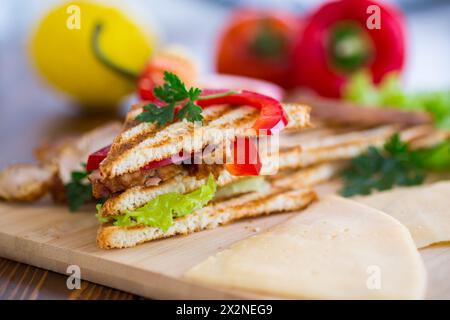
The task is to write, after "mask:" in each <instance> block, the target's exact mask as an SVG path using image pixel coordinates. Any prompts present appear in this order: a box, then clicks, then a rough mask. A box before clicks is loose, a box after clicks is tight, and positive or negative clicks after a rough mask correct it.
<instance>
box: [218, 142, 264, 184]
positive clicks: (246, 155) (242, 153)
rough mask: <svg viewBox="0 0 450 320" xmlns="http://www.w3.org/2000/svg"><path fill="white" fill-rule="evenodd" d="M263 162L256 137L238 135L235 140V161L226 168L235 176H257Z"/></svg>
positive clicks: (226, 165)
mask: <svg viewBox="0 0 450 320" xmlns="http://www.w3.org/2000/svg"><path fill="white" fill-rule="evenodd" d="M261 167H262V163H261V159H260V157H259V153H258V147H257V144H256V141H255V138H250V137H238V138H236V140H234V142H233V163H227V164H225V168H226V169H227V170H228V172H230V173H231V174H232V175H234V176H257V175H259V172H260V171H261Z"/></svg>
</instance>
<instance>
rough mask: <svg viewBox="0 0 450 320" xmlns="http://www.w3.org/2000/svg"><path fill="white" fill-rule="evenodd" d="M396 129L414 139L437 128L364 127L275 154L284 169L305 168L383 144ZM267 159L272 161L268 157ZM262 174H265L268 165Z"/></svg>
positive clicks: (344, 157)
mask: <svg viewBox="0 0 450 320" xmlns="http://www.w3.org/2000/svg"><path fill="white" fill-rule="evenodd" d="M395 132H399V134H400V136H401V139H402V140H403V141H406V142H412V141H414V140H416V139H418V138H422V137H425V136H427V135H429V134H431V133H432V132H433V128H432V127H430V126H428V125H423V126H415V127H411V128H408V129H404V130H401V131H398V130H394V129H393V128H392V127H390V126H388V127H382V128H374V129H368V130H362V131H358V132H353V133H348V134H343V135H342V136H335V137H329V138H327V137H325V138H322V139H319V140H318V141H314V142H313V141H311V142H309V143H308V144H305V145H299V146H296V147H290V148H285V149H282V150H280V152H279V154H278V155H274V157H277V159H278V166H279V169H280V170H287V169H295V168H304V167H308V166H311V165H314V164H318V163H323V162H330V161H337V160H348V159H351V158H353V157H355V156H358V155H359V154H361V153H363V152H365V151H366V150H367V148H368V147H369V146H375V147H381V146H382V145H383V144H384V143H385V142H386V141H388V140H389V138H390V137H391V136H392V134H393V133H395ZM277 159H273V161H277ZM265 161H267V162H270V160H267V159H265ZM262 174H265V171H264V167H263V170H262Z"/></svg>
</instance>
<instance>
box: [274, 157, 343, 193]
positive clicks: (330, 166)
mask: <svg viewBox="0 0 450 320" xmlns="http://www.w3.org/2000/svg"><path fill="white" fill-rule="evenodd" d="M345 165H346V161H333V162H326V163H321V164H318V165H314V166H311V167H307V168H304V169H297V170H288V171H285V172H282V173H281V174H278V175H276V176H273V178H272V177H269V180H272V181H273V182H272V185H273V186H275V187H278V188H282V187H285V186H289V187H290V188H304V187H309V186H314V185H317V184H320V183H323V182H326V181H329V180H331V179H332V178H334V177H335V176H336V175H337V174H338V173H339V172H340V171H341V170H342V169H343V168H344V167H345Z"/></svg>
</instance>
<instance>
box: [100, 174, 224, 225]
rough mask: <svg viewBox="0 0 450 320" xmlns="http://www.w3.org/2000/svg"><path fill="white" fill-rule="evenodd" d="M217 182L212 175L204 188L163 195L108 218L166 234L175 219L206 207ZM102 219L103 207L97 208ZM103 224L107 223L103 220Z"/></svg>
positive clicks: (121, 223)
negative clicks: (154, 228) (152, 228)
mask: <svg viewBox="0 0 450 320" xmlns="http://www.w3.org/2000/svg"><path fill="white" fill-rule="evenodd" d="M216 189H217V185H216V182H215V180H214V177H213V175H212V174H210V175H209V178H208V181H207V183H206V184H205V185H203V186H202V187H200V188H198V189H196V190H194V191H192V192H191V193H188V194H179V193H176V192H171V193H166V194H162V195H160V196H158V197H156V198H155V199H153V200H151V201H150V202H148V203H147V204H146V205H144V206H143V207H140V208H138V209H136V210H133V211H126V212H125V214H124V215H120V216H114V217H111V218H106V219H108V220H109V221H111V220H113V223H114V225H115V226H120V227H128V226H134V225H145V226H149V227H156V228H161V229H162V230H163V231H164V232H166V231H167V230H168V229H169V228H170V227H171V226H172V224H173V218H174V217H182V216H185V215H187V214H189V213H192V212H193V211H195V210H198V209H200V208H202V207H204V206H205V205H206V204H207V203H208V202H209V201H210V200H211V199H212V198H213V197H214V195H215V193H216ZM97 211H99V214H98V215H97V216H98V217H99V218H101V219H105V217H102V216H101V207H97ZM101 222H105V221H104V220H102V221H101Z"/></svg>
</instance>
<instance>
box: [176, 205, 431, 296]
mask: <svg viewBox="0 0 450 320" xmlns="http://www.w3.org/2000/svg"><path fill="white" fill-rule="evenodd" d="M185 276H186V277H187V278H188V279H190V280H192V281H196V282H200V283H203V284H207V285H212V286H223V287H228V288H234V289H241V290H248V291H252V292H256V293H262V294H268V295H271V296H273V295H274V296H279V297H283V298H312V299H419V298H423V297H424V294H425V285H426V272H425V268H424V265H423V262H422V260H421V258H420V255H419V253H418V251H417V249H416V248H415V245H414V242H413V240H412V238H411V235H410V234H409V232H408V230H407V229H406V228H405V227H404V226H403V225H402V224H401V223H399V222H398V221H397V220H395V219H393V218H392V217H390V216H389V215H387V214H384V213H382V212H380V211H378V210H375V209H373V208H370V207H367V206H364V205H361V204H359V203H357V202H355V201H352V200H347V199H344V198H341V197H337V196H331V197H328V198H326V199H324V200H322V201H320V202H318V203H317V204H315V205H313V206H311V207H310V208H308V209H307V210H305V211H303V212H302V213H301V214H298V215H296V216H294V217H293V218H291V219H289V220H288V221H286V222H284V223H282V224H280V225H278V226H276V227H275V228H273V229H272V230H270V231H268V232H265V233H262V234H259V235H256V236H254V237H251V238H247V239H245V240H243V241H240V242H238V243H236V244H235V245H233V246H232V247H231V248H230V249H227V250H225V251H222V252H220V253H218V254H217V255H215V256H212V257H209V258H208V259H207V260H205V261H203V262H202V263H200V264H199V265H197V266H195V267H193V268H192V269H191V270H189V271H188V272H187V273H186V275H185Z"/></svg>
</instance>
